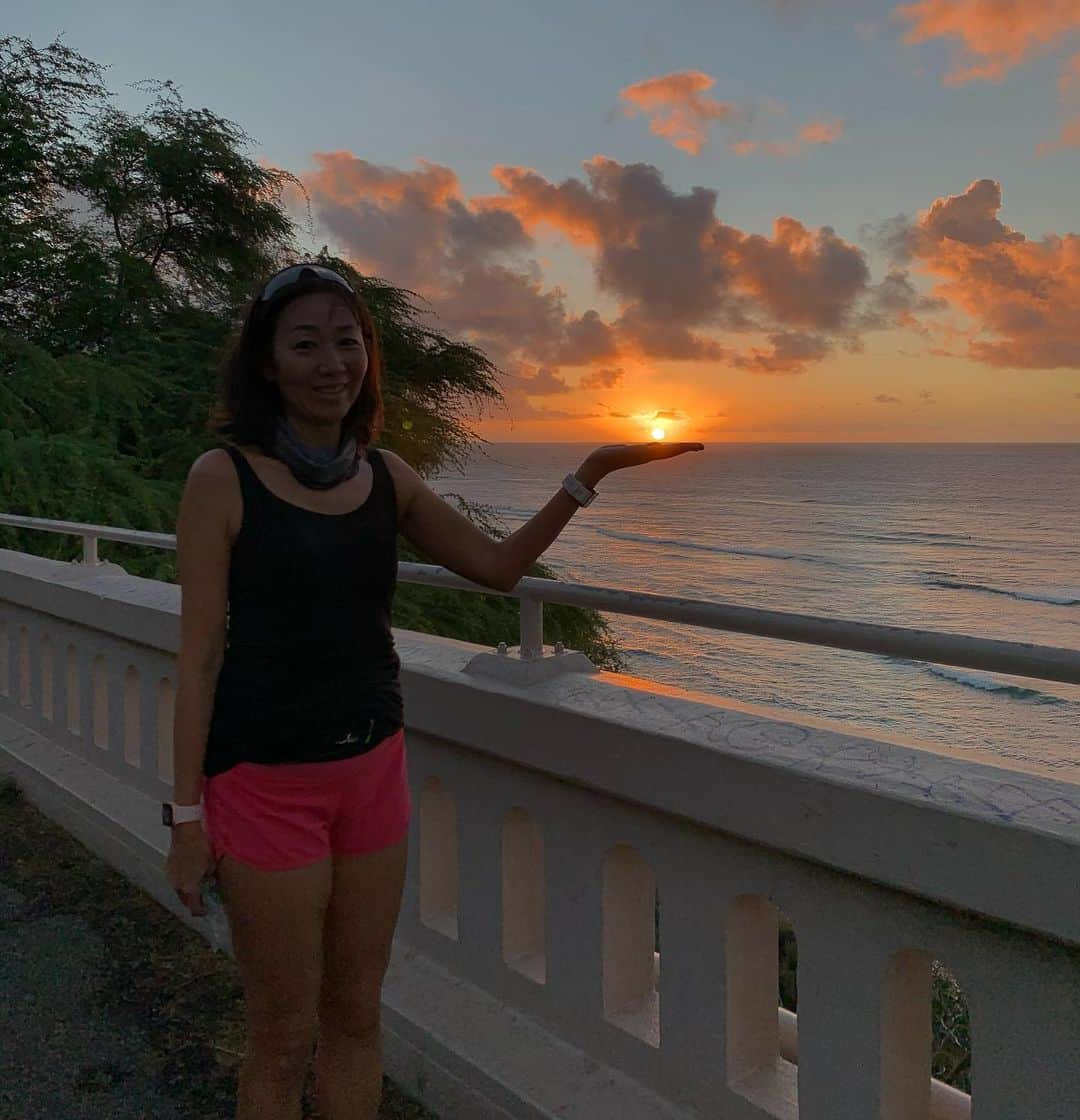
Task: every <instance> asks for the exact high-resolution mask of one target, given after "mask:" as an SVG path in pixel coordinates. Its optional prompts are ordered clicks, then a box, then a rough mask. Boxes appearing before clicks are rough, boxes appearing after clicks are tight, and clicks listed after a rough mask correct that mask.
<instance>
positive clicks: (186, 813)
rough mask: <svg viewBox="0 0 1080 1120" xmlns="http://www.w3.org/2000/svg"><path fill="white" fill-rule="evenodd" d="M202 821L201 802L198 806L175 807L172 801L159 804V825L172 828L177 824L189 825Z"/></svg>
mask: <svg viewBox="0 0 1080 1120" xmlns="http://www.w3.org/2000/svg"><path fill="white" fill-rule="evenodd" d="M202 819H203V811H202V802H200V803H199V804H198V805H177V804H176V803H175V802H173V801H163V802H162V804H161V823H162V824H163V825H167V826H168V827H169V828H172V827H173V826H174V825H178V824H190V823H191V822H192V821H201V820H202Z"/></svg>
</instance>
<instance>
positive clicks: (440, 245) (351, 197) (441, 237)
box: [301, 152, 618, 392]
mask: <svg viewBox="0 0 1080 1120" xmlns="http://www.w3.org/2000/svg"><path fill="white" fill-rule="evenodd" d="M313 159H314V162H315V167H314V169H313V170H311V171H309V172H308V173H307V174H305V175H302V176H301V180H302V182H303V183H304V186H305V187H306V189H307V191H308V193H309V195H310V197H311V200H312V205H313V208H314V209H315V211H316V212H317V214H318V217H319V219H320V221H321V223H322V225H323V226H324V227H325V228H326V229H327V230H329V231H330V232H331V233H332V234H333V235H335V237H336V238H337V240H338V241H339V243H340V244H341V246H342V248H343V250H344V255H346V256H348V257H349V258H350V259H352V260H354V261H356V262H357V264H358V265H360V267H363V268H365V269H366V270H368V271H370V272H374V273H377V274H379V275H382V276H385V277H386V278H387V279H389V280H391V281H392V282H393V283H395V284H398V285H400V286H403V287H406V288H409V289H411V290H413V291H417V292H419V293H420V294H421V295H422V296H423V297H424V298H425V299H427V300H429V301H430V303H431V306H432V308H433V310H434V311H435V312H436V314H437V315H438V317H439V325H440V327H441V328H443V329H446V330H448V331H450V332H451V333H459V334H462V335H464V336H465V337H467V338H468V339H470V340H471V341H473V342H475V343H477V344H478V345H480V346H482V347H483V349H484V350H485V351H486V352H487V354H488V356H489V357H490V358H491V359H492V360H493V361H494V362H495V363H496V364H497V365H499V366H501V367H502V368H504V369H516V368H518V366H519V365H521V364H524V365H531V366H533V367H535V366H536V365H543V366H550V367H552V368H553V369H554V368H558V366H560V365H588V364H591V363H594V362H602V363H605V364H610V362H611V360H612V359H614V358H616V357H617V356H618V355H617V350H616V346H615V340H614V334H613V331H612V328H611V325H610V324H608V323H606V322H605V321H604V320H603V319H602V318H601V317H600V316H599V315H598V314H597V313H596V312H595V311H586V312H585V313H584V314H583V315H581V316H576V315H573V314H572V313H570V312H569V311H568V310H567V309H566V306H565V298H564V294H563V292H562V290H561V289H559V288H557V287H550V286H545V284H544V283H543V280H542V278H541V274H540V268H539V265H538V264H537V263H536V262H535V260H533V259H531V257H530V253H531V251H532V250H533V248H534V245H533V240H532V237H531V236H530V235H529V234H528V232H527V231H526V230H525V228H524V227H523V226H522V224H521V222H520V221H519V220H518V218H517V217H515V215H514V214H513V213H512V212H510V211H509V210H506V209H502V210H499V209H493V208H482V207H477V206H476V205H474V204H473V202H471V201H469V200H466V199H464V198H463V197H462V195H461V188H460V184H459V181H458V178H457V176H456V175H455V174H454V172H453V171H452V170H451V169H450V168H447V167H442V166H439V165H438V164H433V163H429V162H427V161H425V160H420V161H418V168H417V169H416V170H413V171H403V170H400V169H398V168H394V167H380V166H377V165H376V164H373V163H370V162H368V161H367V160H363V159H360V158H358V157H356V156H354V155H353V154H352V153H350V152H326V153H323V152H319V153H315V155H314V156H313ZM554 376H555V375H554V373H551V372H550V371H549V376H548V378H547V379H541V380H539V381H536V380H534V381H533V382H532V384H533V385H534V386H535V387H543V386H547V387H548V388H547V391H549V392H550V391H552V388H551V386H553V385H554V382H553V381H552V380H550V378H551V377H554Z"/></svg>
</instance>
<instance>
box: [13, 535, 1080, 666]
mask: <svg viewBox="0 0 1080 1120" xmlns="http://www.w3.org/2000/svg"><path fill="white" fill-rule="evenodd" d="M0 525H9V526H11V527H12V528H23V529H33V530H37V531H40V532H47V533H62V534H65V535H69V536H79V537H81V538H82V542H83V561H82V562H83V563H84V564H88V565H95V564H98V563H99V562H100V561H99V560H98V547H97V545H98V541H99V540H107V541H119V542H123V543H125V544H137V545H143V546H145V547H148V548H162V549H168V550H175V548H176V537H175V536H174V535H173V534H171V533H147V532H143V531H141V530H138V529H121V528H116V527H112V526H107V525H88V524H84V523H83V522H78V521H52V520H47V519H45V518H38V517H22V516H19V515H18V514H10V513H9V514H0ZM398 578H399V579H400V580H401V581H402V582H403V583H422V584H427V585H429V586H432V587H445V588H452V589H457V590H461V591H479V592H483V593H485V594H488V595H503V596H506V597H507V598H513V599H517V600H519V602H520V612H521V627H520V634H521V637H520V644H519V645H518V647H517V656H518V657H519V658H521V659H524V660H530V659H534V658H537V657H542V656H543V655H544V652H545V651H544V639H543V634H544V623H543V607H544V603H563V604H567V605H569V606H575V607H591V608H593V609H594V610H599V611H607V612H609V613H611V614H628V615H635V616H637V617H639V618H657V619H663V620H665V621H668V622H681V623H685V624H687V625H690V626H701V627H703V628H705V629H709V630H730V631H733V632H738V633H742V634H755V635H758V636H759V637H764V638H779V639H783V640H784V641H789V642H803V643H805V644H808V645H816V646H828V647H831V648H834V649H845V650H854V651H857V652H860V653H878V654H883V655H885V656H888V657H907V658H912V659H914V660H916V661H920V660H921V661H933V662H936V663H937V664H939V665H955V666H958V667H960V668H965V669H982V670H985V671H986V672H992V673H993V672H996V673H1010V674H1012V675H1014V676H1020V677H1034V678H1037V679H1040V680H1048V681H1063V682H1065V683H1068V684H1080V650H1074V649H1060V648H1057V647H1054V646H1039V645H1033V644H1031V643H1029V642H1004V641H999V640H997V639H992V638H974V637H970V636H968V635H965V634H945V633H940V632H937V631H932V630H916V629H910V628H907V627H903V626H879V625H877V624H875V623H870V622H861V621H852V620H849V619H839V618H824V617H821V616H819V615H805V614H795V613H793V612H790V611H770V610H762V609H760V608H754V607H740V606H738V605H736V604H733V603H717V602H709V601H705V600H701V599H686V598H680V597H677V596H673V595H652V594H649V593H648V592H644V591H628V590H625V589H624V588H617V587H592V586H589V585H588V584H582V583H564V582H563V581H562V580H553V579H535V578H532V577H526V578H525V579H521V580H519V581H518V582H517V584H516V585H515V586H514V588H513V589H512V590H510V591H495V590H493V589H492V588H490V587H484V586H482V585H481V584H478V583H473V582H472V581H471V580H467V579H463V578H462V577H461V576H459V575H456V574H455V573H453V572H450V571H448V570H447V569H446V568H441V567H438V566H436V565H434V564H400V565H399V567H398ZM501 652H508V651H501Z"/></svg>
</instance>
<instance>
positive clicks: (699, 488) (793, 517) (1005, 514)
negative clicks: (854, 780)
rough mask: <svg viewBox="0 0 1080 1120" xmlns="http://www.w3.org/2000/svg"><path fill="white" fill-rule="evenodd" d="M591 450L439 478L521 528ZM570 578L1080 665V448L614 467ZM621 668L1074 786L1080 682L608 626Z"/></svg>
mask: <svg viewBox="0 0 1080 1120" xmlns="http://www.w3.org/2000/svg"><path fill="white" fill-rule="evenodd" d="M593 446H594V445H593V444H587V445H586V444H582V445H577V444H566V443H561V444H520V443H519V444H511V443H503V444H489V445H487V446H486V447H485V448H483V449H481V450H480V451H479V452H477V453H476V454H475V455H474V456H473V457H472V459H471V460H470V462H469V464H468V466H467V468H466V470H465V471H464V472H463V473H459V472H447V473H445V474H443V475H441V476H439V477H438V478H435V479H432V480H431V482H432V486H433V488H434V489H435V490H436V491H437V492H439V493H441V494H444V495H445V494H449V493H458V494H460V495H461V496H462V497H464V498H467V499H468V500H469V501H472V502H478V503H481V504H483V505H486V506H489V507H491V508H492V509H493V510H494V511H495V512H496V513H497V514H498V515H499V516H500V517H501V519H502V521H503V522H504V523H505V525H506V526H507V527H508V528H510V529H514V528H516V527H517V526H519V525H520V524H522V522H523V521H525V520H526V519H528V518H529V517H531V516H532V514H533V513H535V512H536V511H537V510H538V509H540V508H541V507H542V506H543V505H544V504H545V503H546V502H547V501H548V499H549V498H550V497H551V495H552V494H553V493H554V492H555V491H556V489H557V488H558V486H559V484H560V481H561V480H562V478H563V476H564V475H565V474H566V473H567V471H571V470H574V469H576V467H577V466H578V465H579V464H580V462H581V460H582V459H583V458H584V456H585V455H586V454H587V453H588V452H589V451H590V450H591V449H592V447H593ZM597 489H598V491H599V495H600V496H599V497H598V498H597V500H596V501H595V502H594V503H593V504H592V505H591V506H589V507H588V508H587V509H584V510H580V511H579V512H578V513H576V514H575V515H574V518H573V520H572V521H571V522H570V524H569V525H568V526H567V528H566V529H565V530H564V531H563V533H562V534H561V535H560V537H559V538H558V540H557V541H556V542H555V543H554V544H553V545H552V547H551V548H549V549H548V551H547V552H546V553H545V555H544V560H545V561H546V562H548V563H549V564H550V565H551V566H552V567H553V568H554V569H555V570H556V571H557V572H558V574H559V576H560V578H562V579H566V580H571V581H575V582H581V583H591V584H599V585H603V586H608V587H623V588H630V589H636V590H640V591H649V592H654V593H658V594H667V595H680V596H688V597H691V598H696V599H704V600H708V601H713V602H724V603H732V604H737V605H740V606H748V607H761V608H766V609H770V610H782V611H794V612H797V613H800V614H817V615H822V616H827V617H830V618H842V619H852V620H862V621H866V622H874V623H881V624H886V625H895V626H905V627H919V628H926V629H932V630H940V631H945V632H947V633H952V634H969V635H974V636H982V637H987V638H1001V639H1006V640H1010V641H1024V642H1034V643H1038V644H1040V645H1049V646H1062V647H1066V648H1070V649H1077V648H1080V444H998V445H988V444H876V445H867V444H714V445H707V446H706V449H705V451H703V452H697V453H691V454H688V455H685V456H681V457H679V458H676V459H670V460H665V461H662V462H656V463H650V464H647V465H645V466H642V467H635V468H631V469H628V470H623V471H618V472H616V473H615V474H612V475H609V476H608V477H607V478H605V479H604V480H603V481H602V482H601V483H600V485H599V486H598V488H597ZM605 617H606V619H607V621H608V622H609V624H610V626H611V629H612V632H613V634H614V635H615V637H616V638H617V639H618V642H619V644H620V646H621V648H622V651H623V654H624V659H625V661H626V671H627V672H628V673H631V674H633V675H635V676H640V677H645V678H650V679H652V680H656V681H660V682H663V683H665V684H669V685H675V686H677V687H680V688H684V689H688V690H691V691H695V692H701V693H707V694H709V695H711V696H713V697H718V698H723V697H727V698H730V699H733V700H736V701H739V702H742V703H749V704H758V705H768V706H770V707H773V708H776V709H781V710H782V711H784V712H787V713H803V714H806V715H809V716H813V717H815V718H817V719H825V720H832V721H838V722H840V723H842V724H844V725H845V726H847V727H850V728H852V729H853V730H863V731H865V732H866V733H868V734H871V735H873V736H874V737H876V738H882V739H891V740H894V741H899V742H909V743H910V742H913V743H915V744H917V745H919V746H924V747H926V748H928V749H932V750H942V751H946V752H949V753H957V752H960V753H963V754H965V755H967V756H969V757H972V758H975V759H978V760H979V761H990V762H995V763H997V764H999V765H1005V766H1009V767H1012V768H1021V769H1026V770H1032V771H1037V772H1040V773H1044V774H1049V775H1051V776H1054V777H1058V778H1061V779H1063V780H1067V781H1073V782H1080V686H1076V685H1066V684H1057V683H1054V682H1051V681H1037V680H1031V679H1028V678H1024V677H1012V676H1004V675H999V674H996V673H987V672H981V671H975V670H970V669H960V668H953V667H950V666H943V665H932V664H927V663H921V662H914V661H909V660H906V659H901V658H891V657H884V656H880V655H875V654H864V653H851V652H848V651H845V650H835V649H827V648H819V647H815V646H809V645H802V644H800V643H794V642H781V641H776V640H773V639H769V638H758V637H754V636H750V635H743V634H735V633H726V632H723V631H711V630H705V629H701V628H699V627H693V626H685V625H682V624H675V623H667V622H659V621H654V620H650V619H637V618H630V617H628V616H625V615H612V614H609V615H606V616H605Z"/></svg>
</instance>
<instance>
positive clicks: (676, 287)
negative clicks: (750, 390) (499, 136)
mask: <svg viewBox="0 0 1080 1120" xmlns="http://www.w3.org/2000/svg"><path fill="white" fill-rule="evenodd" d="M584 169H585V179H584V181H583V180H581V179H577V178H570V179H566V180H564V181H563V182H561V183H552V182H549V181H548V180H547V179H545V178H544V177H543V176H542V175H540V174H539V173H538V172H536V171H534V170H531V169H529V168H522V167H497V168H495V169H494V172H493V174H494V177H495V179H496V181H497V182H498V183H499V185H500V186H501V187H502V189H503V194H502V195H499V196H494V197H492V198H488V199H484V200H481V201H480V205H482V206H487V207H491V208H494V209H503V208H505V209H507V210H508V211H509V212H510V213H512V214H513V215H514V216H515V217H516V218H517V219H518V220H519V221H520V222H521V224H522V227H523V228H524V229H525V230H527V231H529V232H532V231H534V230H536V229H537V228H538V227H540V226H543V225H547V226H550V227H553V228H555V229H558V230H561V231H562V232H563V233H565V234H566V235H567V236H568V237H570V238H571V239H572V240H574V241H575V242H576V243H577V244H579V245H581V246H583V247H586V248H587V249H588V250H589V251H590V252H591V253H592V254H593V260H594V267H595V272H596V279H597V284H598V285H599V287H600V288H601V289H602V290H603V291H605V292H606V293H608V294H610V295H612V296H614V297H615V298H617V299H618V300H619V302H620V305H621V313H620V315H619V318H618V320H617V321H616V323H615V324H614V326H615V328H616V331H617V334H618V337H619V339H620V345H623V346H626V345H632V346H634V347H636V348H637V350H638V352H639V353H640V354H641V355H643V356H647V357H651V358H671V359H680V360H689V359H697V360H713V361H730V363H731V364H733V365H735V366H737V367H740V368H745V369H753V370H758V371H761V372H781V371H785V372H788V371H794V370H802V369H804V368H806V366H807V364H808V363H811V362H814V361H818V360H820V359H821V358H823V357H824V356H825V355H826V354H827V353H828V351H829V348H830V345H831V342H830V339H832V338H842V339H845V340H846V339H847V338H848V337H849V336H850V335H852V334H853V333H854V332H855V331H856V330H858V329H865V328H866V327H870V326H879V325H885V320H886V319H887V318H888V317H889V315H891V314H892V313H893V310H894V309H893V308H891V307H889V306H887V305H886V304H885V303H884V302H881V301H879V302H881V307H880V308H879V311H878V319H875V320H874V321H873V322H872V323H871V321H870V320H869V319H866V318H865V317H864V318H861V319H860V317H859V316H860V311H859V310H857V309H859V308H860V304H861V302H862V301H864V300H866V299H870V298H872V295H873V291H874V290H873V289H872V288H871V286H870V283H869V269H868V267H867V263H866V258H865V255H864V253H863V252H862V250H861V249H859V248H858V247H857V246H855V245H852V244H850V243H849V242H846V241H844V240H843V239H842V238H840V237H838V236H837V235H836V233H835V232H834V231H833V230H832V229H830V228H829V227H827V226H826V227H823V228H821V229H817V230H812V229H808V228H807V227H806V226H804V225H803V224H802V223H801V222H799V221H798V220H797V219H795V218H791V217H781V218H778V219H777V220H776V222H775V223H774V227H773V232H772V235H771V236H769V237H766V236H762V235H759V234H748V233H745V232H744V231H742V230H739V229H737V228H735V227H734V226H730V225H727V224H726V223H724V222H723V221H721V220H719V219H718V218H717V217H716V214H715V205H716V192H715V191H712V190H709V189H707V188H704V187H695V188H693V189H692V190H690V191H689V192H687V193H685V194H680V193H678V192H676V191H673V190H672V189H671V188H670V187H668V186H667V185H666V184H665V183H664V181H663V179H662V177H661V175H660V172H659V171H658V170H657V169H656V168H655V167H652V166H650V165H649V164H628V165H624V164H620V163H617V162H616V161H615V160H612V159H609V158H607V157H605V156H596V157H594V158H593V159H591V160H589V161H587V162H586V163H585V164H584ZM893 302H894V303H895V302H896V297H895V294H894V299H893ZM896 310H899V308H896ZM879 320H880V321H879ZM714 329H720V330H724V331H727V332H729V333H730V332H734V333H762V332H763V333H765V334H768V335H770V336H771V339H770V340H771V342H772V349H771V350H752V351H747V352H745V353H739V352H732V351H731V350H730V348H729V347H728V346H727V345H725V344H724V343H722V342H720V341H718V340H717V339H716V338H714V337H712V336H711V335H710V334H708V333H705V332H709V331H711V330H714Z"/></svg>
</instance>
